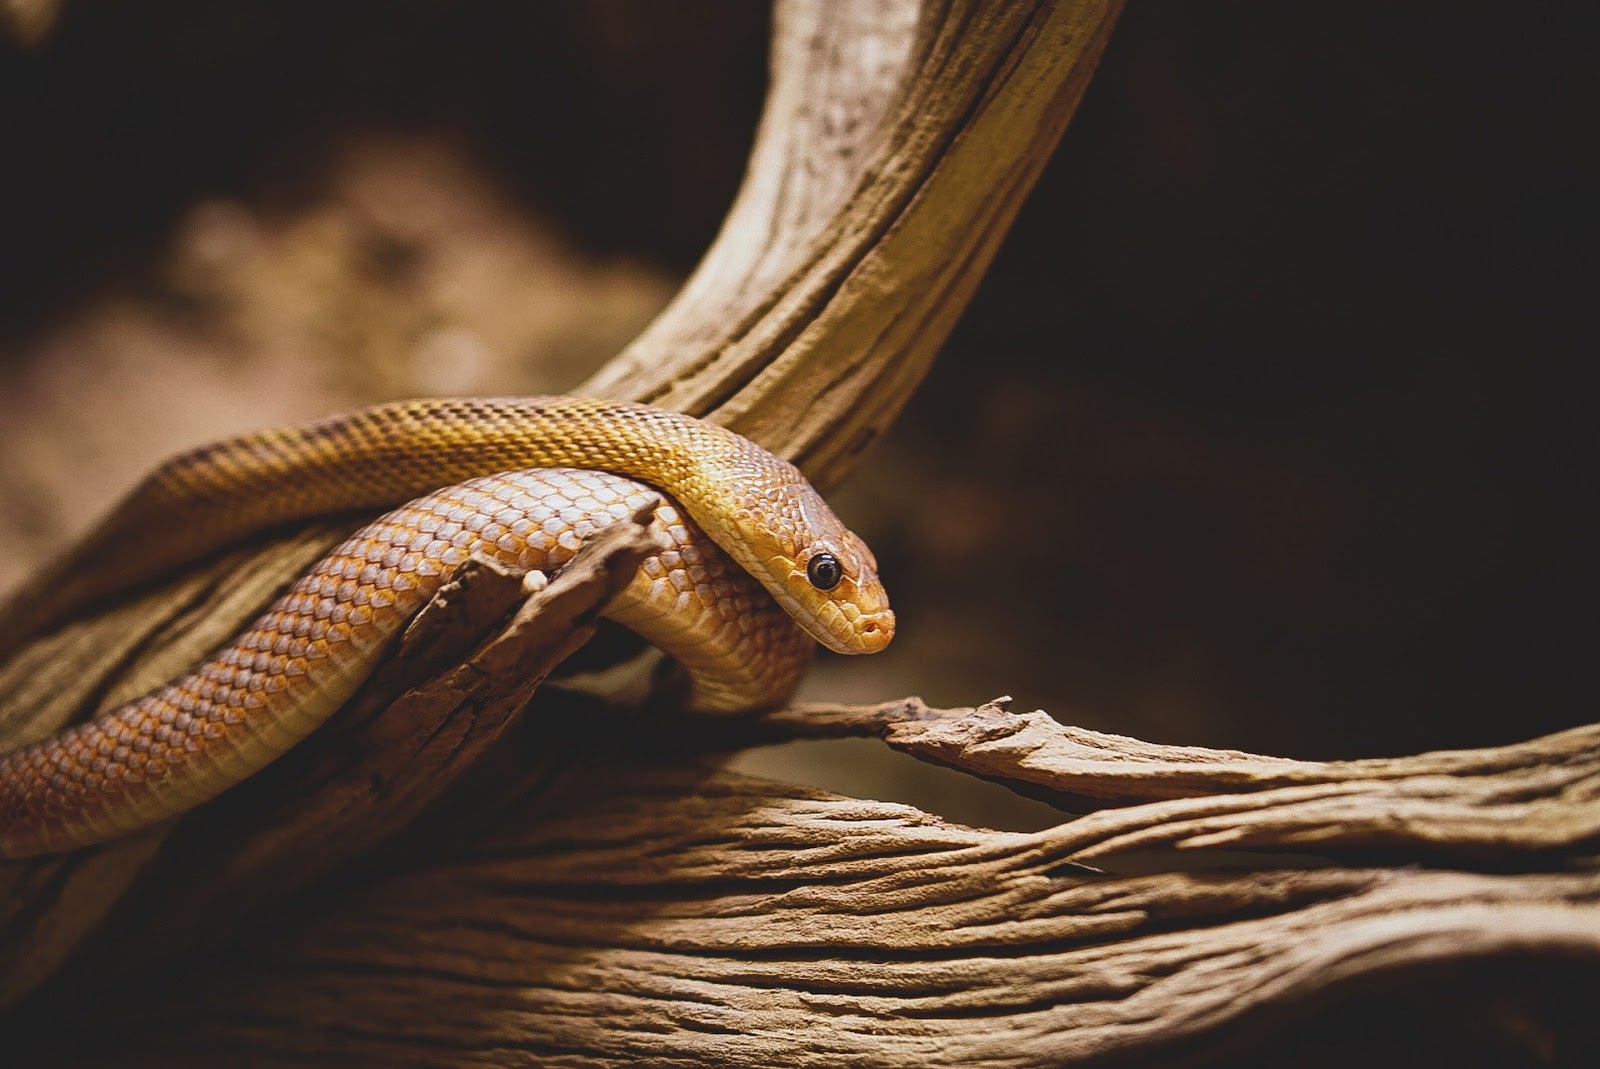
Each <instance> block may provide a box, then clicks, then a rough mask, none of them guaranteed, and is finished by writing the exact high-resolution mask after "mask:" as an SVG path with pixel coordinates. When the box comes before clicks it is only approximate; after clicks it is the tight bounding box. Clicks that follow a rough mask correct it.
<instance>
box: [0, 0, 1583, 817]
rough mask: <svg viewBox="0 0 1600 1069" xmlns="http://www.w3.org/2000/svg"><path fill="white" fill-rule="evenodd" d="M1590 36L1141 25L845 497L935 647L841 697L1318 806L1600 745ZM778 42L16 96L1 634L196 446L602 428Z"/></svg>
mask: <svg viewBox="0 0 1600 1069" xmlns="http://www.w3.org/2000/svg"><path fill="white" fill-rule="evenodd" d="M1564 10H1565V9H1549V10H1545V9H1529V10H1526V11H1520V10H1519V11H1511V10H1508V9H1507V8H1506V6H1505V5H1503V4H1492V3H1422V4H1409V5H1404V6H1403V7H1397V6H1395V5H1392V4H1388V3H1379V2H1370V3H1361V4H1345V5H1340V7H1339V9H1338V12H1337V17H1335V16H1334V15H1331V14H1330V13H1329V12H1328V11H1327V10H1323V9H1313V8H1307V7H1305V6H1303V5H1271V4H1263V3H1245V2H1217V3H1210V4H1206V5H1195V4H1189V3H1184V2H1183V0H1147V2H1145V3H1140V4H1136V5H1133V6H1132V8H1131V9H1130V10H1129V11H1128V12H1127V13H1126V15H1125V16H1124V18H1123V20H1122V22H1121V25H1120V26H1119V28H1118V30H1117V32H1116V34H1115V35H1114V37H1113V41H1112V45H1111V48H1110V51H1109V52H1108V53H1107V56H1106V59H1105V61H1104V63H1103V65H1102V67H1101V70H1100V72H1099V75H1098V76H1097V80H1096V82H1095V84H1094V86H1093V88H1092V89H1091V91H1090V93H1089V95H1088V98H1087V100H1086V102H1085V104H1084V107H1083V109H1082V111H1081V112H1080V114H1079V116H1078V118H1077V120H1076V121H1075V122H1074V124H1073V126H1072V128H1071V130H1070V131H1069V132H1068V135H1067V137H1066V140H1065V141H1064V143H1063V145H1062V148H1061V151H1060V154H1059V156H1058V158H1057V160H1056V161H1055V163H1054V164H1053V165H1052V168H1051V170H1050V172H1049V173H1048V174H1047V176H1046V178H1045V180H1044V181H1043V182H1042V183H1041V185H1040V186H1039V188H1038V190H1037V191H1036V193H1035V194H1034V197H1033V200H1032V201H1031V202H1030V204H1029V205H1028V206H1027V208H1025V210H1024V213H1023V215H1022V217H1021V218H1020V219H1019V221H1018V223H1017V226H1016V230H1015V232H1014V234H1013V235H1012V237H1011V239H1010V241H1009V243H1008V244H1007V246H1006V247H1005V249H1004V250H1003V251H1002V253H1001V255H1000V258H999V260H998V262H997V263H996V265H995V268H994V270H993V272H992V274H991V276H990V277H989V279H988V281H987V282H986V283H985V285H984V287H983V289H982V291H981V292H980V294H979V296H978V298H977V299H976V301H975V302H974V304H973V306H972V309H971V311H970V313H969V315H968V317H967V319H966V320H965V321H964V323H963V324H962V326H961V327H960V328H959V329H958V331H957V334H956V336H955V338H954V339H953V340H952V341H951V343H950V345H949V347H948V350H947V351H946V353H945V354H944V355H943V356H942V357H941V360H940V363H939V364H938V365H937V366H936V368H935V371H934V373H933V375H932V377H931V378H930V380H929V381H928V383H927V384H926V387H925V388H924V390H923V392H922V393H921V395H920V396H919V398H918V399H917V401H916V402H914V403H913V405H912V407H911V409H910V410H909V411H908V413H907V415H906V417H905V419H904V420H903V421H902V423H901V424H900V425H899V426H898V427H897V429H896V431H895V433H894V434H893V435H891V437H890V438H889V440H888V441H886V442H885V443H884V444H883V446H882V447H881V448H880V449H879V451H878V453H877V454H876V455H875V457H874V458H873V460H872V461H871V462H870V463H869V465H868V467H867V468H866V469H865V470H864V471H863V472H862V473H861V474H860V475H859V476H858V477H857V478H856V479H855V480H854V481H853V482H852V484H851V485H850V486H849V487H847V488H846V490H845V492H844V493H843V494H842V495H841V499H840V500H841V508H842V510H843V511H844V512H845V513H846V514H847V517H848V518H850V519H852V520H853V521H854V522H856V523H857V524H858V526H859V527H860V528H861V529H862V530H863V533H865V534H866V535H867V536H868V537H869V539H870V540H871V541H872V542H873V543H874V545H875V546H876V547H877V549H878V550H879V555H880V557H881V558H882V561H883V564H884V571H885V574H886V577H887V579H888V580H889V581H890V582H891V583H892V589H893V593H894V594H895V596H896V599H897V604H898V607H899V609H900V611H901V614H902V621H903V623H902V637H901V639H900V641H899V642H897V644H896V646H895V647H894V648H893V649H892V650H891V651H890V652H889V653H887V654H885V655H883V656H881V657H879V658H875V659H874V661H873V662H866V663H861V664H849V665H839V664H830V665H828V666H826V667H827V670H826V671H824V672H821V673H819V677H818V679H817V680H816V683H815V691H816V693H818V694H825V695H829V696H838V697H846V696H848V697H853V698H860V699H871V698H877V697H888V696H892V695H896V694H899V693H903V692H907V691H916V692H920V693H922V694H923V695H924V696H926V697H927V698H928V699H929V700H930V701H932V702H935V703H942V704H961V703H972V702H976V701H980V700H982V699H984V698H987V697H990V696H992V694H994V693H996V692H1001V691H1009V692H1011V693H1014V694H1015V695H1016V696H1017V698H1018V699H1019V701H1020V702H1022V703H1025V704H1026V705H1042V706H1044V707H1046V708H1049V709H1051V710H1052V711H1053V712H1055V713H1056V714H1057V715H1058V716H1061V717H1063V718H1066V719H1070V720H1073V721H1075V722H1079V723H1083V724H1085V725H1088V726H1092V727H1098V728H1102V729H1108V730H1115V731H1125V732H1127V733H1129V734H1132V735H1137V736H1140V737H1143V738H1148V739H1156V740H1161V741H1167V742H1181V743H1199V744H1209V745H1218V746H1228V747H1239V748H1244V749H1251V750H1259V751H1263V752H1270V753H1281V754H1285V755H1294V756H1308V757H1340V756H1352V755H1370V754H1387V753H1400V752H1406V751H1412V750H1417V749H1421V748H1427V747H1436V746H1466V745H1476V744H1484V743H1492V742H1500V741H1509V740H1513V739H1519V738H1524V737H1528V736H1531V735H1534V734H1537V733H1539V732H1542V731H1547V730H1551V729H1553V728H1557V727H1561V726H1565V725H1569V724H1575V723H1579V722H1583V721H1586V720H1589V719H1592V717H1593V695H1594V687H1593V681H1594V671H1593V667H1592V663H1593V660H1592V659H1593V654H1592V649H1593V645H1594V638H1595V635H1594V625H1593V618H1594V613H1593V609H1592V604H1593V600H1594V598H1593V595H1594V592H1595V591H1594V583H1593V574H1592V573H1593V569H1592V566H1591V565H1590V562H1589V550H1590V547H1591V546H1592V545H1593V544H1594V539H1593V537H1592V535H1593V534H1594V523H1593V515H1592V512H1593V509H1592V505H1591V500H1592V496H1593V492H1592V487H1593V480H1592V477H1590V476H1589V475H1588V474H1587V470H1586V469H1587V461H1588V457H1589V455H1590V454H1591V453H1592V452H1593V448H1592V445H1591V442H1590V439H1591V437H1592V432H1591V429H1590V428H1591V424H1592V420H1591V419H1590V418H1589V408H1590V405H1591V400H1590V398H1591V397H1592V395H1591V394H1589V393H1587V392H1585V391H1584V390H1583V389H1582V388H1581V379H1582V376H1581V375H1580V367H1581V362H1582V360H1583V358H1585V357H1591V356H1592V354H1593V353H1594V352H1596V351H1597V346H1596V341H1597V339H1596V333H1597V332H1596V329H1595V327H1594V325H1593V324H1594V316H1593V313H1592V311H1591V310H1590V306H1591V305H1592V303H1593V294H1594V292H1595V285H1596V282H1597V281H1600V279H1597V277H1596V276H1597V274H1600V266H1597V265H1600V258H1597V256H1596V252H1597V245H1596V238H1597V235H1596V229H1597V227H1596V219H1595V210H1594V203H1595V197H1596V193H1597V192H1600V181H1597V180H1600V163H1597V156H1596V149H1595V145H1594V138H1593V136H1592V131H1593V130H1594V129H1596V128H1597V119H1600V75H1597V73H1596V68H1595V65H1594V63H1593V59H1592V51H1591V49H1590V48H1589V47H1588V43H1587V42H1588V40H1589V39H1588V38H1587V37H1586V36H1585V35H1584V34H1582V33H1580V32H1579V27H1578V26H1577V25H1576V24H1575V23H1576V16H1575V15H1572V16H1569V15H1566V14H1564V13H1563V11H1564ZM1569 23H1570V24H1569ZM766 32H767V27H766V25H765V21H764V16H763V15H762V14H761V13H760V11H759V10H758V9H757V7H756V5H751V4H747V3H744V2H740V0H730V2H723V3H702V4H700V5H699V6H698V8H697V10H696V11H695V17H694V18H692V19H690V18H685V17H683V16H682V15H681V14H678V13H676V12H673V13H667V12H663V11H662V10H660V9H658V8H657V7H656V6H655V5H649V4H643V3H637V4H631V3H622V2H620V0H617V2H607V3H599V4H595V3H588V4H576V3H573V4H563V5H541V6H539V7H537V8H534V7H532V6H527V5H520V4H511V3H465V4H459V5H447V6H440V5H436V4H432V3H422V2H405V3H399V4H396V3H377V2H372V3H361V4H350V5H340V6H339V8H338V9H337V10H336V11H329V10H328V9H326V7H325V5H321V4H312V3H307V2H281V0H280V2H267V0H255V2H243V3H231V4H227V5H211V4H206V3H201V2H198V0H189V2H180V3H165V4H158V5H149V4H133V3H121V4H96V5H88V4H77V5H70V6H69V7H68V8H66V10H65V11H64V12H63V15H62V19H61V21H60V23H59V24H58V25H57V27H56V30H55V32H54V34H53V35H52V37H50V38H49V39H48V40H47V41H46V43H45V44H44V45H43V46H41V47H38V48H35V49H32V50H24V49H20V48H17V47H15V46H12V45H0V129H3V130H4V144H5V145H6V149H5V152H4V155H5V158H6V160H5V165H4V166H3V167H0V193H3V196H0V450H3V452H4V455H5V457H6V458H7V461H8V462H7V464H6V465H4V468H3V470H0V517H3V528H0V536H3V539H0V544H3V545H5V546H7V547H14V548H10V550H9V552H8V554H7V555H6V556H5V559H3V560H0V585H9V583H11V582H14V581H15V580H16V579H17V578H18V576H19V575H20V574H21V572H22V570H23V569H24V568H25V567H26V566H27V564H28V562H29V561H30V560H34V559H37V558H38V556H39V555H40V554H42V553H44V552H46V551H47V550H48V547H49V545H50V544H51V543H52V540H53V539H54V538H56V537H58V536H59V535H60V533H61V532H62V531H67V530H72V529H76V528H77V527H79V526H81V525H82V524H83V523H85V522H87V520H88V519H89V518H90V517H91V516H92V514H93V512H94V510H95V509H96V508H98V507H101V506H103V504H104V503H105V502H106V501H107V500H108V499H109V497H110V495H112V494H114V493H115V492H116V491H117V490H118V489H119V488H120V487H123V486H125V485H127V483H128V482H129V481H130V480H131V479H132V478H133V477H135V475H136V474H137V473H138V472H139V471H140V470H141V469H142V468H143V467H145V466H147V465H148V464H149V463H150V462H152V461H153V460H155V459H157V458H158V457H159V456H160V455H162V454H164V453H165V452H167V451H169V450H171V449H173V448H176V447H178V446H181V445H183V444H187V443H190V442H192V441H194V440H195V439H197V438H199V437H204V436H210V435H216V434H221V433H226V432H228V431H230V430H233V429H239V428H242V427H247V426H256V425H260V424H261V423H264V422H273V421H278V420H283V419H289V418H301V417H304V416H309V415H313V414H317V413H320V412H325V411H328V410H330V409H334V408H339V407H344V406H347V405H349V404H354V403H359V402H362V401H365V400H369V399H374V398H382V397H394V396H403V395H408V394H416V393H431V392H494V391H498V392H507V391H515V392H527V391H537V390H552V389H554V390H559V389H562V388H565V387H568V386H570V385H572V384H573V383H575V382H577V381H579V380H580V379H581V378H582V377H583V375H584V374H585V373H586V372H587V371H588V370H590V369H591V368H592V367H593V366H595V365H596V364H598V363H599V362H600V361H601V360H603V359H604V358H605V357H606V356H608V355H610V353H612V352H614V351H615V350H616V349H617V348H619V347H620V346H621V345H622V344H623V343H625V342H626V340H627V339H628V338H629V337H631V336H632V334H634V333H635V332H637V330H638V329H639V328H640V327H641V326H642V325H643V324H644V323H646V322H648V320H649V317H650V316H651V315H652V314H653V312H654V310H655V309H656V308H658V307H659V306H660V304H661V303H662V302H663V301H664V300H665V299H666V298H667V296H669V295H670V293H671V291H672V287H673V285H674V284H675V279H676V277H678V276H679V275H681V273H682V272H683V271H685V270H686V269H687V268H688V267H689V266H691V265H692V263H693V262H694V259H695V257H696V256H697V255H698V253H699V251H700V250H701V249H703V248H704V246H705V244H706V243H707V242H708V241H709V239H710V237H711V235H712V233H713V232H714V229H715V226H716V223H717V221H718V220H719V218H720V217H721V214H722V212H723V210H724V209H725V207H726V204H727V201H728V199H729V197H730V196H731V195H732V192H733V190H734V188H735V186H736V184H737V180H738V177H739V169H740V166H741V162H742V159H743V154H744V152H745V150H746V148H747V146H748V142H749V139H750V136H751V133H752V127H753V124H754V121H755V117H756V115H757V112H758V108H759V103H760V92H761V86H762V80H763V77H764V66H763V64H764V55H763V52H764V47H765V39H766ZM846 669H848V670H846ZM850 752H851V753H852V754H853V753H855V752H856V751H850ZM837 760H838V756H837V752H835V751H829V755H828V756H827V757H826V759H825V763H829V762H835V761H837ZM919 800H922V801H927V799H926V798H925V797H924V798H920V799H919ZM935 808H937V806H936V807H935ZM958 815H959V814H958Z"/></svg>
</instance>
